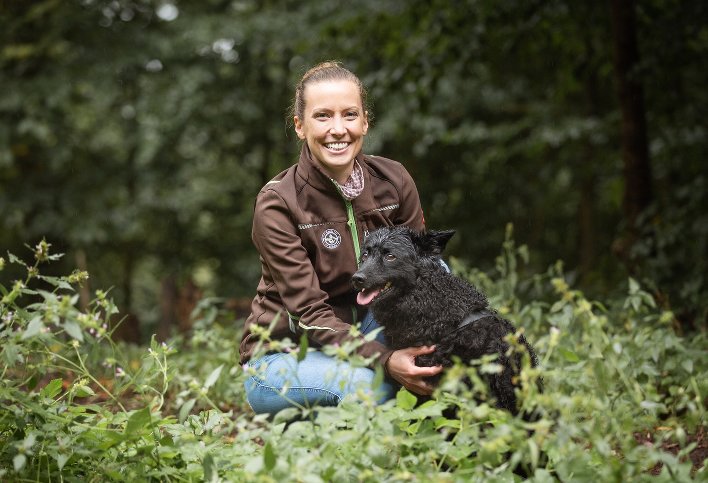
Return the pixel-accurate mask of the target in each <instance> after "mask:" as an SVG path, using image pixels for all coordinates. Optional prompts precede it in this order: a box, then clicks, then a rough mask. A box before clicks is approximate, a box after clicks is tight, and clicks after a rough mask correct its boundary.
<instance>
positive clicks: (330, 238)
mask: <svg viewBox="0 0 708 483" xmlns="http://www.w3.org/2000/svg"><path fill="white" fill-rule="evenodd" d="M341 243H342V235H340V234H339V232H338V231H337V230H335V229H333V228H328V229H326V230H325V231H324V232H323V233H322V244H323V245H324V246H325V248H329V249H330V250H332V249H334V248H337V247H338V246H339V245H340V244H341Z"/></svg>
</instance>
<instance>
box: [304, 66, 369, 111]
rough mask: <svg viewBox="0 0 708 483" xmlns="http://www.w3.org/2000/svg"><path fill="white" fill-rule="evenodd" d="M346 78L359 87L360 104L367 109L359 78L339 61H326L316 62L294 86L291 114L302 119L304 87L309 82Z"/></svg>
mask: <svg viewBox="0 0 708 483" xmlns="http://www.w3.org/2000/svg"><path fill="white" fill-rule="evenodd" d="M338 80H347V81H350V82H353V83H354V85H356V86H357V88H358V89H359V95H360V96H361V105H362V107H363V108H364V110H365V111H368V110H369V106H368V99H367V95H366V89H364V85H363V84H362V83H361V80H360V79H359V78H358V77H357V76H356V75H355V74H354V73H353V72H352V71H350V70H349V69H347V68H345V67H343V66H342V63H341V62H338V61H328V62H322V63H320V64H317V65H316V66H314V67H312V68H311V69H310V70H308V71H307V72H305V74H304V75H303V76H302V79H300V82H298V83H297V86H295V102H294V103H293V106H292V109H291V111H292V112H291V114H292V116H297V117H298V118H299V119H302V118H303V117H304V116H305V88H306V87H307V86H308V85H310V84H316V83H318V82H324V81H338Z"/></svg>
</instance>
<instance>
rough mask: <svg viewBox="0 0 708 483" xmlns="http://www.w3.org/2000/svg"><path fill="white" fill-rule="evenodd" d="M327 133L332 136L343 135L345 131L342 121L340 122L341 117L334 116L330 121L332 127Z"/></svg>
mask: <svg viewBox="0 0 708 483" xmlns="http://www.w3.org/2000/svg"><path fill="white" fill-rule="evenodd" d="M329 132H331V133H332V134H339V135H341V134H345V133H346V129H345V128H344V121H343V120H342V118H341V117H339V116H335V117H334V118H333V119H332V127H330V128H329Z"/></svg>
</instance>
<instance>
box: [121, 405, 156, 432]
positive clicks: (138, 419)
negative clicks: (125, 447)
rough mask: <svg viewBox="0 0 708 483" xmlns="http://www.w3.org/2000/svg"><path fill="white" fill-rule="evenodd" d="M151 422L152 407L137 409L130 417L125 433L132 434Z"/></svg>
mask: <svg viewBox="0 0 708 483" xmlns="http://www.w3.org/2000/svg"><path fill="white" fill-rule="evenodd" d="M149 424H150V409H149V408H143V409H140V410H138V411H135V412H134V413H133V414H131V415H130V417H129V418H128V424H126V425H125V434H126V435H132V434H135V433H137V432H139V431H142V430H143V429H145V427H146V426H148V425H149Z"/></svg>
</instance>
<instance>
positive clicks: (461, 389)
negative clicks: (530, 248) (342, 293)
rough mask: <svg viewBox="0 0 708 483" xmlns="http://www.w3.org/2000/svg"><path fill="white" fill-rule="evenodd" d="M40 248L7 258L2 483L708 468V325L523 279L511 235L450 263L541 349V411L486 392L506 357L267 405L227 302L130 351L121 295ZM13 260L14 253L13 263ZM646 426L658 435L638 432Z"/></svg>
mask: <svg viewBox="0 0 708 483" xmlns="http://www.w3.org/2000/svg"><path fill="white" fill-rule="evenodd" d="M33 251H34V257H35V261H34V263H33V264H31V265H30V264H25V263H24V262H22V261H21V260H20V259H18V258H17V257H14V256H12V255H9V256H8V262H9V263H14V264H20V265H21V266H22V267H24V269H25V270H26V272H27V276H26V278H25V279H24V280H22V281H20V282H14V283H13V284H11V285H10V286H9V287H4V286H2V285H0V293H1V294H2V298H1V299H0V318H1V319H0V320H1V322H0V342H1V343H2V352H1V353H0V364H2V365H1V366H0V370H1V371H2V386H0V402H1V404H0V480H3V481H4V480H11V481H14V480H32V481H38V480H42V481H44V480H47V481H49V480H64V481H112V480H115V481H136V480H137V481H147V480H159V481H163V480H164V481H172V480H179V481H183V480H186V481H203V480H205V481H219V480H226V481H274V480H279V479H280V480H288V481H290V480H295V481H300V480H302V481H372V482H373V481H409V480H410V481H428V480H431V481H513V480H514V479H516V480H518V479H519V478H520V477H519V476H518V475H519V474H524V475H527V476H530V477H532V478H533V479H534V480H537V481H555V480H556V479H560V480H561V481H592V482H595V481H625V480H643V479H649V478H652V481H654V479H656V478H658V479H659V480H660V481H663V480H671V481H685V480H688V479H690V478H696V479H699V478H702V477H705V470H704V469H702V468H701V469H698V470H697V471H696V469H692V466H691V463H690V461H686V456H687V455H688V453H689V452H691V451H692V450H693V449H694V448H695V446H696V444H695V442H692V441H693V439H694V438H693V437H692V435H695V433H696V431H698V430H699V428H700V427H701V426H702V425H704V424H705V407H704V400H705V394H706V391H707V390H708V386H707V385H708V382H707V381H708V361H706V360H705V357H704V352H705V347H706V339H705V335H703V334H699V335H696V336H694V337H692V338H691V339H688V338H681V337H679V336H677V335H675V334H674V332H673V331H672V330H671V326H670V322H671V320H672V314H670V313H668V312H663V311H660V310H658V309H657V308H656V307H655V306H654V303H653V300H652V298H651V297H650V296H649V294H648V293H646V292H645V291H643V290H642V288H641V286H640V285H639V284H637V283H636V282H635V281H633V280H630V282H629V287H628V291H627V294H626V296H624V297H622V298H621V299H620V300H614V301H611V302H608V303H605V304H601V303H599V302H595V301H590V300H587V299H586V298H585V297H584V295H583V294H582V293H581V292H580V291H577V290H573V289H572V288H571V287H569V286H568V284H567V283H566V281H565V280H564V278H563V276H562V273H561V271H560V267H559V266H558V267H553V268H552V269H550V270H549V271H548V272H547V273H546V274H543V275H542V276H534V277H532V278H531V279H529V280H520V277H519V276H518V273H517V272H518V270H517V269H516V265H515V264H516V263H519V262H521V261H523V257H524V256H525V253H526V251H525V249H524V247H516V246H515V244H514V243H513V240H511V238H510V233H509V236H508V237H507V240H506V242H505V244H504V246H503V252H502V254H501V256H500V259H499V260H498V264H497V267H498V273H497V274H493V275H486V274H481V273H480V272H478V271H469V270H465V269H464V267H463V266H462V265H461V264H460V263H459V262H455V261H453V262H452V263H451V264H452V266H453V268H455V269H456V270H457V271H459V273H464V274H468V275H469V276H470V278H471V279H472V280H473V281H474V282H475V283H478V284H479V285H481V286H482V287H483V288H484V290H485V291H486V292H487V293H488V294H489V295H490V299H491V300H492V301H493V305H494V306H495V307H496V308H497V309H498V310H499V311H500V312H503V313H504V315H505V316H506V317H508V318H509V319H511V320H512V321H513V322H514V323H515V325H516V326H517V327H520V328H521V329H520V330H523V331H525V332H526V336H527V337H528V338H529V340H530V341H532V343H533V344H534V346H535V347H536V349H537V352H538V355H539V359H540V364H539V366H538V367H537V368H531V367H529V366H528V361H526V367H525V368H524V370H523V371H522V373H521V376H520V377H521V378H522V381H521V390H520V392H521V393H520V398H519V400H520V401H521V404H522V407H521V410H522V411H521V412H522V413H524V414H527V415H529V417H526V418H521V417H513V416H511V415H510V414H509V413H508V412H506V411H503V410H499V409H497V408H496V407H495V406H494V404H493V403H492V401H490V400H489V399H488V395H487V389H486V384H485V383H484V380H483V375H484V373H485V372H489V371H496V370H499V367H498V366H497V365H496V364H495V361H494V360H493V358H489V359H485V360H480V361H472V363H471V364H470V365H457V366H455V367H453V368H451V369H449V370H448V371H447V374H446V377H445V379H444V380H443V382H442V384H441V385H440V387H439V389H438V390H437V392H436V395H435V397H434V398H433V399H432V400H430V401H427V402H423V401H419V400H418V399H417V398H416V396H414V395H413V394H410V393H408V392H407V391H405V390H401V391H400V392H399V393H398V395H397V397H396V398H395V399H394V400H391V401H389V402H387V403H385V404H382V405H377V404H376V402H375V400H374V398H373V397H371V396H370V393H369V392H366V391H361V392H360V393H359V394H357V396H356V397H352V398H348V399H345V400H344V401H343V402H342V403H341V404H340V405H339V406H338V407H328V408H312V407H294V408H292V409H289V410H285V411H282V412H281V413H279V414H278V415H275V417H272V418H269V417H267V416H265V415H254V414H253V413H252V412H251V411H250V410H249V409H248V407H247V404H246V403H245V401H244V395H243V391H242V388H243V383H244V379H245V378H246V377H252V376H257V373H252V372H251V371H252V370H250V369H248V368H242V367H241V366H240V365H238V363H237V360H238V357H237V350H238V348H237V346H238V340H239V339H240V338H239V331H238V328H237V327H236V324H234V323H233V321H231V320H230V318H229V316H228V315H227V314H226V313H225V312H223V311H221V310H220V309H219V304H218V301H214V300H204V301H202V303H201V304H200V305H199V306H198V307H197V309H196V310H195V313H194V317H195V319H196V320H195V330H194V331H193V333H192V334H191V336H190V337H188V338H185V339H184V340H179V339H176V340H173V341H171V342H170V343H168V344H161V343H157V342H156V341H154V340H153V341H152V342H151V344H150V346H149V347H148V348H137V347H132V348H131V347H127V346H117V345H116V344H114V343H113V342H112V340H111V338H110V329H109V328H108V325H104V324H107V321H108V318H109V317H110V315H111V314H113V313H115V311H116V308H115V306H114V305H113V304H112V302H111V301H110V299H109V298H108V296H107V294H106V293H104V292H100V291H99V292H97V293H96V296H95V298H94V299H93V300H92V301H91V303H90V304H89V306H88V307H87V308H86V309H83V310H81V309H79V308H77V303H78V297H77V295H76V292H75V290H74V287H75V285H76V284H78V283H81V282H82V281H84V280H85V279H86V277H87V275H86V274H85V273H83V272H74V273H73V274H71V275H69V276H68V277H55V278H54V277H46V276H44V275H42V274H41V273H40V267H41V264H42V263H45V262H47V261H50V260H52V259H55V258H56V257H58V256H57V255H51V254H49V245H48V244H46V243H45V242H41V243H40V244H38V245H37V246H36V247H35V249H33ZM5 263H7V262H5V260H4V259H0V269H2V267H3V265H4V264H5ZM532 285H533V286H536V287H545V290H546V292H545V293H544V294H543V296H542V297H539V298H541V300H530V301H524V300H522V297H521V296H520V295H519V293H520V292H523V290H522V288H523V287H529V286H532ZM520 287H521V288H520ZM352 330H353V331H356V328H353V329H352ZM260 336H261V338H262V340H263V341H264V343H265V342H268V343H270V344H271V345H270V347H271V348H272V347H273V345H272V344H276V346H278V349H279V350H283V351H288V352H289V353H290V355H291V356H292V357H294V358H302V357H304V354H305V353H306V352H307V351H308V350H311V348H309V347H308V344H307V340H306V339H301V340H299V341H272V340H271V339H270V331H269V330H267V329H263V330H262V333H261V334H260ZM515 339H516V336H511V337H510V338H509V340H510V342H511V345H512V347H515ZM323 350H324V351H325V352H326V353H328V354H329V355H332V356H333V357H336V358H341V359H343V360H344V359H346V360H347V361H353V363H354V364H356V365H365V364H367V362H368V361H366V360H363V359H362V358H360V357H357V356H355V355H353V353H354V351H355V350H356V344H345V345H342V346H337V347H325V348H323ZM382 377H383V374H380V375H379V379H381V378H382ZM540 379H542V381H543V390H542V391H540V390H539V384H538V381H539V380H540ZM462 381H467V382H466V383H463V382H462ZM647 432H649V433H651V434H652V436H653V437H652V438H651V440H647V439H646V438H643V439H640V438H638V435H639V434H646V433H647ZM667 447H671V448H675V450H674V451H673V452H672V453H669V452H667V451H664V449H663V448H667ZM659 465H660V467H659ZM652 473H654V474H656V473H658V475H657V476H652Z"/></svg>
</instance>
